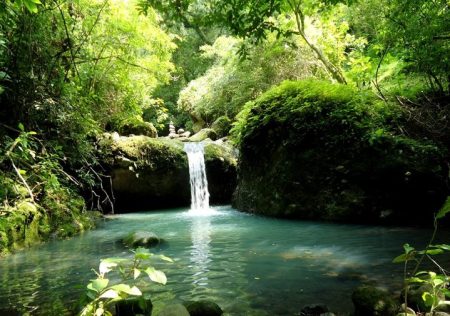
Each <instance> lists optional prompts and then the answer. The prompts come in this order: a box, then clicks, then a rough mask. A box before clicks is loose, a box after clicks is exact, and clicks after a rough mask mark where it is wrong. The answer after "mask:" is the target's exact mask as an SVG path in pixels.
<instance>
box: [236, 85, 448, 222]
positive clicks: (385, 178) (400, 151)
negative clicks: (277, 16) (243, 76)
mask: <svg viewBox="0 0 450 316" xmlns="http://www.w3.org/2000/svg"><path fill="white" fill-rule="evenodd" d="M403 122H404V119H403V113H402V111H401V110H400V108H399V107H397V106H396V105H394V104H385V103H383V102H381V101H378V100H376V99H374V98H373V97H369V96H367V95H365V94H361V93H358V92H357V91H355V90H354V89H353V88H351V87H349V86H343V85H335V84H330V83H325V82H321V81H314V80H311V81H299V82H291V81H287V82H284V83H283V84H281V85H280V86H278V87H275V88H273V89H271V90H269V91H268V92H266V93H265V94H263V95H262V96H261V97H260V98H258V99H257V100H256V101H254V102H251V103H248V104H247V105H246V107H245V109H244V110H243V111H242V112H241V113H240V114H239V120H238V122H237V123H236V124H235V126H234V129H233V134H234V138H235V139H236V140H237V142H238V144H239V148H240V160H239V166H238V186H237V189H236V192H235V195H234V201H233V204H234V206H235V207H236V208H238V209H241V210H245V211H249V212H255V213H260V214H265V215H271V216H282V217H295V218H306V219H323V220H338V221H355V222H387V223H392V222H397V223H409V222H418V221H420V220H422V219H429V220H430V223H431V219H432V213H433V211H435V210H437V208H438V207H439V206H440V205H441V204H442V202H443V201H444V199H445V197H446V196H447V193H448V188H447V167H446V164H445V155H446V153H445V152H444V149H442V148H440V147H439V146H437V145H436V144H434V143H432V142H430V141H427V140H425V139H412V138H409V137H408V136H407V135H404V134H403V133H402V128H401V125H402V124H403Z"/></svg>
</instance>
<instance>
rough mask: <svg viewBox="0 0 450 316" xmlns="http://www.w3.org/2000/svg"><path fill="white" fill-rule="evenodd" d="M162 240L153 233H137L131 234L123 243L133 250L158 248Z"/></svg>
mask: <svg viewBox="0 0 450 316" xmlns="http://www.w3.org/2000/svg"><path fill="white" fill-rule="evenodd" d="M161 242H162V240H161V239H160V238H159V237H158V236H157V235H156V234H155V233H153V232H147V231H137V232H133V233H130V234H129V235H128V236H126V237H125V238H124V239H123V243H124V244H125V245H126V246H128V247H131V248H137V247H146V248H150V247H156V246H158V245H159V244H160V243H161Z"/></svg>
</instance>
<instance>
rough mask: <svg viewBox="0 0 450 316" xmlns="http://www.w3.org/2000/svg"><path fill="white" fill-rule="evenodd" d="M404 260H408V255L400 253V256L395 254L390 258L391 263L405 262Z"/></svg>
mask: <svg viewBox="0 0 450 316" xmlns="http://www.w3.org/2000/svg"><path fill="white" fill-rule="evenodd" d="M406 260H409V256H408V255H406V254H401V255H400V256H397V257H395V258H394V260H392V262H393V263H401V262H405V261H406Z"/></svg>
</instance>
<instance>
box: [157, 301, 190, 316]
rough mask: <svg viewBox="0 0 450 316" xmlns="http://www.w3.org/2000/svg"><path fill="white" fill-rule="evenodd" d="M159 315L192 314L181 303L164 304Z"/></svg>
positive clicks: (187, 315) (177, 315)
mask: <svg viewBox="0 0 450 316" xmlns="http://www.w3.org/2000/svg"><path fill="white" fill-rule="evenodd" d="M157 316H190V315H189V312H188V311H187V309H186V307H184V306H183V305H181V304H172V305H167V306H164V308H163V309H162V310H161V311H160V312H159V313H158V314H157Z"/></svg>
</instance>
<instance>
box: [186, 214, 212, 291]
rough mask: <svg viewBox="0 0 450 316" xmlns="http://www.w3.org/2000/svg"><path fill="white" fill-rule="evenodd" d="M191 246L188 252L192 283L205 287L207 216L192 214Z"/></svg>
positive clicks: (207, 255)
mask: <svg viewBox="0 0 450 316" xmlns="http://www.w3.org/2000/svg"><path fill="white" fill-rule="evenodd" d="M191 239H192V247H191V252H190V255H191V256H190V261H191V265H190V266H189V267H190V268H191V269H192V271H193V281H192V282H193V284H194V285H196V286H201V287H206V286H207V285H208V272H209V264H210V263H211V257H210V243H211V218H210V217H209V216H194V217H192V224H191Z"/></svg>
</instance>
